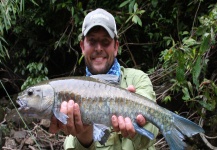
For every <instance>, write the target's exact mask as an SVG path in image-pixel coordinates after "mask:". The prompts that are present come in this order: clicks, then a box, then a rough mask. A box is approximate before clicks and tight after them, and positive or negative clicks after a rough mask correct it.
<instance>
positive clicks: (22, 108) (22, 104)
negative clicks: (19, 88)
mask: <svg viewBox="0 0 217 150" xmlns="http://www.w3.org/2000/svg"><path fill="white" fill-rule="evenodd" d="M16 102H17V104H18V105H19V106H20V107H19V108H18V110H28V109H29V107H27V103H26V102H25V101H23V100H21V99H17V101H16Z"/></svg>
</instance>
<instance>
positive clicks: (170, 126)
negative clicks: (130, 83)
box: [17, 75, 204, 150]
mask: <svg viewBox="0 0 217 150" xmlns="http://www.w3.org/2000/svg"><path fill="white" fill-rule="evenodd" d="M101 76H102V75H101ZM29 91H33V92H29ZM69 99H73V100H74V101H75V102H76V103H78V104H79V107H80V111H81V117H82V121H83V123H84V124H93V126H94V133H93V135H94V140H95V141H99V142H100V143H101V144H104V143H105V142H106V140H107V138H108V134H109V133H108V132H107V129H108V127H110V126H111V116H112V115H117V116H123V117H129V118H131V120H134V118H136V116H137V115H138V114H142V115H143V116H144V117H145V118H146V119H147V120H148V121H149V122H151V123H152V124H154V125H155V126H156V127H158V128H159V129H160V131H161V132H162V134H163V136H164V137H165V139H166V141H167V142H168V145H169V146H170V149H171V150H184V149H185V147H186V144H185V142H184V141H183V139H184V138H185V136H187V137H191V136H193V135H195V134H197V133H203V132H204V130H203V129H202V128H201V127H199V126H198V125H197V124H195V123H193V122H191V121H190V120H188V119H185V118H183V117H181V116H179V115H177V114H175V113H173V112H171V111H169V110H167V109H165V108H163V107H161V106H159V105H157V104H156V103H155V102H153V101H151V100H149V99H148V98H146V97H143V96H141V95H139V94H136V93H131V92H129V91H128V90H126V89H123V88H120V87H119V86H117V85H113V84H109V83H108V82H104V81H103V82H102V81H100V80H97V79H94V78H91V77H73V78H61V79H54V80H50V81H46V82H42V83H40V84H38V85H35V86H33V87H30V88H28V89H26V90H25V91H23V92H22V93H20V94H19V96H18V100H17V102H18V104H19V105H20V108H19V110H20V111H21V113H23V114H24V115H25V114H27V116H30V115H28V114H30V113H34V115H31V116H34V117H36V116H37V118H45V117H46V118H50V117H51V116H52V115H53V114H54V115H55V117H56V118H57V119H59V120H60V121H61V122H62V123H64V124H66V123H67V118H68V116H67V115H65V114H63V113H61V112H60V111H59V110H60V104H61V102H62V101H64V100H69ZM39 101H40V102H41V103H38V102H39ZM48 101H49V103H50V104H51V103H53V107H51V105H50V106H47V104H48ZM27 107H28V109H27ZM41 108H44V110H41ZM133 125H134V128H135V130H136V131H137V132H138V133H139V134H141V135H144V136H147V137H148V138H150V139H152V138H153V134H152V133H150V132H148V131H146V130H145V129H144V128H142V127H140V126H138V125H137V124H136V123H134V122H133Z"/></svg>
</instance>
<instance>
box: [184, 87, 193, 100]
mask: <svg viewBox="0 0 217 150" xmlns="http://www.w3.org/2000/svg"><path fill="white" fill-rule="evenodd" d="M182 92H183V94H184V96H183V97H182V99H183V100H185V101H188V100H190V98H191V97H190V94H189V92H188V89H187V88H186V87H184V88H183V89H182Z"/></svg>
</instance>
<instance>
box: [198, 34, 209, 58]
mask: <svg viewBox="0 0 217 150" xmlns="http://www.w3.org/2000/svg"><path fill="white" fill-rule="evenodd" d="M210 38H211V35H210V34H209V35H207V36H205V37H204V38H203V41H202V43H201V46H200V50H199V52H200V54H203V53H204V52H206V51H207V50H208V49H209V48H210V44H209V42H210Z"/></svg>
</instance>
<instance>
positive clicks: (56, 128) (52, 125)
mask: <svg viewBox="0 0 217 150" xmlns="http://www.w3.org/2000/svg"><path fill="white" fill-rule="evenodd" d="M58 131H59V125H58V120H57V118H56V117H54V116H52V117H51V122H50V127H49V132H50V133H52V134H55V133H57V132H58Z"/></svg>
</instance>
